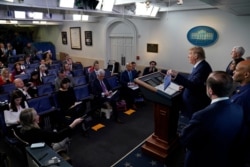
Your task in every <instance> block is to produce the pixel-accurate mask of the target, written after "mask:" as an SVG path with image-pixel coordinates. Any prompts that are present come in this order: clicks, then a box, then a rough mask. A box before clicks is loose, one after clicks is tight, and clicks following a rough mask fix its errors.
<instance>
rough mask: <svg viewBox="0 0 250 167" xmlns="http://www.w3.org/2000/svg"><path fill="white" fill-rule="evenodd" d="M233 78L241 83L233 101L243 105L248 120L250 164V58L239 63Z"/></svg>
mask: <svg viewBox="0 0 250 167" xmlns="http://www.w3.org/2000/svg"><path fill="white" fill-rule="evenodd" d="M233 80H234V81H236V82H238V83H239V84H240V86H239V87H237V88H236V90H235V93H234V94H233V95H232V96H231V102H233V103H236V104H239V105H241V106H242V108H243V111H244V114H245V120H246V133H247V134H248V136H247V138H248V139H247V140H248V143H247V144H246V145H245V148H246V150H247V151H248V152H247V154H246V160H247V163H248V166H250V103H249V99H250V60H244V61H241V62H239V63H238V64H237V66H236V69H235V71H234V73H233Z"/></svg>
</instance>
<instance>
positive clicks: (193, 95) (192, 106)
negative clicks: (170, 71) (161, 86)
mask: <svg viewBox="0 0 250 167" xmlns="http://www.w3.org/2000/svg"><path fill="white" fill-rule="evenodd" d="M211 72H212V68H211V67H210V65H209V64H208V63H207V62H206V61H205V60H203V61H202V62H200V63H199V64H198V66H197V67H196V68H195V69H193V71H192V73H191V74H190V75H189V76H188V78H186V77H184V76H183V75H181V74H178V75H177V77H176V79H175V80H174V81H175V82H176V83H178V84H180V85H183V86H184V91H183V93H182V104H181V111H182V114H183V115H185V116H187V117H189V118H191V116H192V114H193V113H194V112H196V111H198V110H201V109H203V108H205V107H206V106H207V105H208V104H209V103H210V99H209V98H208V97H207V94H206V85H205V83H206V80H207V77H208V75H209V74H210V73H211Z"/></svg>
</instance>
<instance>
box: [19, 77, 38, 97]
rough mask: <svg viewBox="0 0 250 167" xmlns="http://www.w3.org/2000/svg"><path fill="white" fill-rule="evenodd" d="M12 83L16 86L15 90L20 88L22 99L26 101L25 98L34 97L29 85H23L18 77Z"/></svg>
mask: <svg viewBox="0 0 250 167" xmlns="http://www.w3.org/2000/svg"><path fill="white" fill-rule="evenodd" d="M14 84H15V86H16V89H17V90H20V91H21V92H22V94H23V99H24V100H25V101H26V100H27V99H30V98H32V97H35V94H32V93H34V92H33V90H32V89H31V88H30V85H25V84H24V82H23V80H22V79H20V78H16V79H15V80H14Z"/></svg>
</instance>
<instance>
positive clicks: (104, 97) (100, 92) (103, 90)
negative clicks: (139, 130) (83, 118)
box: [92, 69, 122, 123]
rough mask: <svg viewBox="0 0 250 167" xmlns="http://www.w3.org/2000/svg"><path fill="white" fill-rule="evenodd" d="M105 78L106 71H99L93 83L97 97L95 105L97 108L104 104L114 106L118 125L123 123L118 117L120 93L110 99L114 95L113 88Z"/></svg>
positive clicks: (113, 109)
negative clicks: (117, 104)
mask: <svg viewBox="0 0 250 167" xmlns="http://www.w3.org/2000/svg"><path fill="white" fill-rule="evenodd" d="M104 77H105V71H104V70H103V69H99V70H98V71H97V78H96V79H95V80H94V81H93V88H92V89H93V94H94V96H95V98H94V101H95V102H94V103H95V105H96V104H97V106H100V107H101V106H102V105H104V103H108V104H110V105H111V106H112V111H113V116H114V120H115V121H116V122H118V123H121V122H122V121H121V120H120V119H119V117H118V111H117V106H116V102H117V101H118V100H119V92H117V93H116V94H114V95H113V96H112V97H110V98H108V97H109V96H111V95H112V93H113V92H112V90H111V86H110V85H109V83H108V81H107V79H106V78H104Z"/></svg>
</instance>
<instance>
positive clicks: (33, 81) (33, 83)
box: [26, 71, 43, 97]
mask: <svg viewBox="0 0 250 167" xmlns="http://www.w3.org/2000/svg"><path fill="white" fill-rule="evenodd" d="M42 84H43V83H42V81H41V80H40V78H39V73H38V71H33V72H32V73H31V74H30V79H29V81H28V83H27V85H26V86H28V87H29V89H30V90H29V92H30V94H32V95H33V96H34V97H37V96H38V90H37V86H39V85H42Z"/></svg>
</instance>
